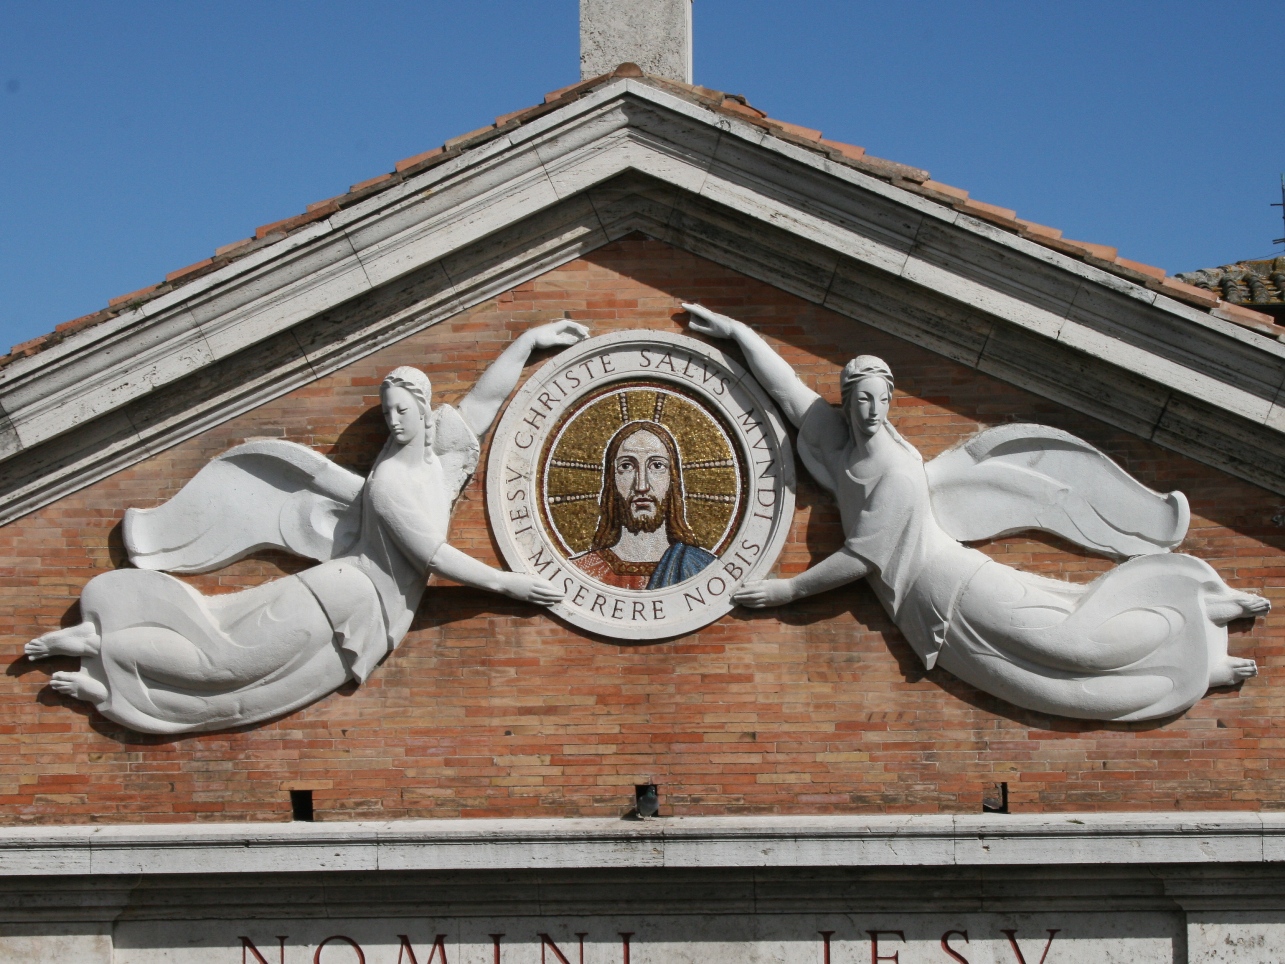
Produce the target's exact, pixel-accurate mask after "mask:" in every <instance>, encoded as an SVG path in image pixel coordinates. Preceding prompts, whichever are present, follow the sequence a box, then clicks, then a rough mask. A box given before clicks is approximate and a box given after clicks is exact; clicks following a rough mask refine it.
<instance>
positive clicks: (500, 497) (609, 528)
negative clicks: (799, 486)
mask: <svg viewBox="0 0 1285 964" xmlns="http://www.w3.org/2000/svg"><path fill="white" fill-rule="evenodd" d="M793 466H794V456H793V452H792V451H791V448H790V443H789V439H788V438H787V437H786V434H785V431H784V427H783V425H782V422H781V419H780V417H779V415H778V414H777V412H776V409H775V407H774V406H773V404H772V402H771V401H770V400H769V398H768V396H767V395H766V393H765V392H764V391H763V390H762V389H761V388H760V387H759V385H758V383H757V382H755V381H754V379H753V377H752V376H750V375H749V374H747V372H746V371H745V369H744V368H743V367H742V366H741V365H740V364H739V363H738V362H736V361H735V360H734V359H732V358H730V357H729V356H728V355H726V354H725V353H723V352H722V351H719V350H718V349H716V348H712V347H710V346H709V345H706V344H704V343H703V342H700V341H697V340H695V339H693V338H687V337H683V336H681V335H671V334H666V333H659V332H648V331H627V332H619V333H616V334H612V335H604V336H601V337H598V338H591V339H589V340H588V341H585V342H582V343H581V344H579V345H577V346H575V347H574V348H572V349H569V350H568V351H565V352H562V353H561V354H559V355H558V356H556V357H555V358H553V359H552V360H551V361H550V362H549V363H548V364H547V365H545V366H544V367H543V368H541V369H540V370H539V371H538V372H537V373H536V374H535V375H534V376H532V377H531V379H530V380H529V381H528V382H527V384H526V385H525V386H523V388H522V390H521V391H520V392H519V393H518V394H517V395H516V396H515V397H514V399H513V401H512V402H511V403H510V405H509V407H508V409H507V410H506V411H505V413H504V417H503V418H502V419H501V420H500V424H499V426H498V428H497V430H496V434H495V441H494V443H493V445H492V447H491V456H490V462H489V464H488V468H487V504H488V510H489V513H490V519H491V526H492V529H493V530H494V532H495V536H496V540H497V542H498V543H499V546H500V551H501V553H502V554H503V555H504V558H505V561H506V562H507V563H508V564H509V566H510V568H512V569H514V570H515V571H519V572H529V573H532V574H534V575H539V576H543V577H544V578H546V579H549V580H550V581H551V582H553V583H554V584H556V585H557V586H559V588H561V589H563V591H564V592H565V593H566V598H565V599H564V600H563V602H562V603H561V604H559V605H558V606H556V607H554V609H553V611H554V612H555V613H557V614H558V615H560V616H562V617H563V618H564V619H566V620H568V621H569V622H571V623H573V624H575V625H577V626H580V627H582V628H584V629H588V630H592V631H594V632H598V633H602V634H604V635H607V636H610V637H614V638H619V639H624V640H630V641H634V640H647V639H664V638H669V637H673V636H678V635H682V634H683V633H688V632H691V631H693V630H695V629H698V628H699V627H701V626H704V625H706V624H708V623H710V622H713V621H714V620H716V619H718V618H719V617H720V616H722V615H724V614H725V613H727V612H728V611H729V610H730V609H731V608H732V603H731V600H730V596H731V593H732V592H734V591H735V589H736V588H737V587H738V586H740V585H741V584H742V583H744V582H748V581H752V580H755V579H762V578H764V577H766V576H767V574H768V572H769V570H770V569H771V567H772V565H773V563H774V562H775V561H776V557H777V554H778V553H779V552H780V549H781V545H782V544H783V543H784V541H785V536H786V533H787V530H788V528H789V523H790V520H791V518H792V516H793V513H794V476H793Z"/></svg>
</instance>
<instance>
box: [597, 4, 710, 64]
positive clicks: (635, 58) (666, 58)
mask: <svg viewBox="0 0 1285 964" xmlns="http://www.w3.org/2000/svg"><path fill="white" fill-rule="evenodd" d="M625 62H629V63H635V64H637V65H638V66H639V67H641V68H642V69H643V70H644V71H645V72H646V73H649V74H656V75H658V76H660V77H668V78H669V79H670V80H681V81H682V82H683V83H687V84H690V83H691V82H692V0H580V77H581V79H582V80H584V79H588V78H589V77H597V76H598V75H599V74H605V73H608V72H610V71H611V70H614V69H615V68H616V67H618V66H619V65H620V64H622V63H625Z"/></svg>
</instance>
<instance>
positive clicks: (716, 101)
mask: <svg viewBox="0 0 1285 964" xmlns="http://www.w3.org/2000/svg"><path fill="white" fill-rule="evenodd" d="M621 77H633V78H646V82H647V83H648V84H650V85H652V86H655V87H657V88H660V89H661V90H666V91H669V92H670V93H673V94H675V95H677V96H680V97H684V98H686V99H689V100H694V101H696V102H698V103H699V104H700V105H702V106H704V107H707V108H709V109H711V110H716V111H719V112H721V113H724V114H727V115H731V116H735V117H738V118H740V119H742V120H745V121H747V122H749V123H752V124H754V125H756V126H758V127H760V128H762V129H763V130H766V131H768V132H769V133H771V134H772V135H773V136H776V137H781V138H784V139H786V140H789V141H791V142H793V143H796V144H800V145H802V146H804V147H807V148H809V149H811V150H817V151H822V152H824V153H825V154H827V155H828V156H829V157H831V158H832V159H836V160H839V161H841V162H842V163H844V164H847V165H848V166H850V167H852V168H854V169H856V170H859V171H862V172H863V173H865V174H868V175H871V176H873V177H876V178H880V179H881V180H884V181H887V182H889V183H890V184H893V185H894V186H896V187H899V188H902V189H903V190H908V191H912V192H914V193H916V194H919V195H921V196H924V197H927V198H930V199H932V200H934V201H937V202H938V203H942V204H946V205H948V206H950V207H953V208H954V209H955V210H958V211H961V212H964V213H967V214H970V215H972V216H975V217H980V218H984V219H985V220H987V221H989V222H990V223H992V224H997V225H999V226H1001V227H1003V228H1005V229H1007V230H1010V231H1013V232H1014V233H1016V234H1019V235H1021V236H1022V237H1024V238H1027V239H1028V240H1031V241H1034V242H1036V243H1039V244H1042V245H1045V246H1046V247H1049V248H1053V249H1054V250H1057V251H1060V252H1062V253H1063V254H1068V255H1070V256H1072V257H1075V258H1079V259H1081V260H1084V261H1087V262H1089V263H1091V264H1094V265H1096V266H1098V267H1101V268H1104V269H1105V270H1108V271H1113V272H1115V273H1116V274H1119V275H1121V276H1123V277H1126V278H1129V279H1131V280H1134V281H1137V282H1139V283H1143V284H1145V285H1146V286H1147V287H1149V288H1152V289H1154V290H1156V291H1160V292H1163V293H1164V294H1166V295H1168V296H1170V297H1173V298H1176V299H1178V300H1180V301H1183V302H1186V303H1187V304H1191V305H1195V306H1197V307H1199V308H1202V309H1206V310H1209V309H1213V313H1214V314H1216V315H1218V316H1219V317H1221V318H1225V319H1226V320H1229V321H1233V322H1235V323H1236V324H1241V325H1244V326H1246V327H1250V328H1253V329H1254V330H1260V331H1264V332H1265V333H1276V332H1277V331H1278V330H1280V331H1285V329H1280V327H1279V326H1276V325H1273V324H1271V322H1270V318H1268V316H1267V315H1264V314H1262V313H1261V312H1255V311H1252V310H1249V309H1245V308H1243V306H1242V305H1238V304H1237V302H1238V301H1239V302H1251V301H1260V302H1261V301H1263V300H1264V299H1267V300H1268V301H1270V302H1271V303H1273V304H1275V303H1278V302H1280V301H1281V298H1282V293H1285V259H1277V262H1274V263H1272V264H1268V263H1267V262H1263V265H1267V267H1261V266H1257V265H1258V263H1257V262H1243V263H1242V265H1241V266H1234V265H1233V266H1227V267H1225V268H1221V269H1207V270H1206V271H1204V272H1195V273H1193V274H1191V275H1184V276H1180V278H1179V279H1175V278H1169V277H1165V275H1164V272H1163V270H1162V269H1160V268H1156V267H1153V266H1151V265H1147V264H1142V263H1141V262H1137V261H1131V260H1129V259H1127V258H1121V257H1119V256H1118V252H1117V251H1116V249H1115V248H1112V247H1109V246H1107V245H1102V244H1093V243H1091V242H1087V241H1072V240H1069V239H1066V238H1063V237H1062V232H1061V231H1059V230H1058V229H1057V228H1051V227H1047V226H1045V225H1042V224H1037V223H1035V222H1033V221H1028V220H1026V219H1024V218H1019V217H1017V215H1016V212H1014V211H1012V210H1010V209H1008V208H1002V207H999V206H997V205H994V204H987V203H985V202H982V201H975V200H972V199H971V198H970V197H969V196H968V192H967V191H964V190H962V189H961V188H957V187H952V186H951V185H949V184H943V183H942V182H940V181H934V180H932V176H931V175H930V174H929V172H928V171H925V170H923V169H922V168H917V167H911V166H909V165H906V164H900V163H897V162H896V161H890V160H886V159H884V158H880V157H872V156H870V155H869V154H867V153H866V152H865V149H864V148H861V147H856V146H854V145H851V144H844V143H842V142H840V141H832V140H827V139H826V138H824V137H823V136H822V135H821V132H820V131H817V130H814V129H812V128H809V127H802V126H800V125H797V124H791V123H789V122H786V121H781V120H776V119H774V118H771V117H768V116H767V114H766V113H764V112H763V111H761V110H759V109H758V108H756V107H754V106H752V105H750V104H749V103H748V102H747V101H746V99H745V98H744V97H743V96H741V95H740V94H729V93H725V92H723V91H719V90H714V89H713V88H709V87H700V86H696V85H693V84H684V83H680V82H678V81H673V80H669V79H666V78H662V77H654V76H648V75H646V74H644V73H643V71H642V70H641V69H640V68H639V67H638V65H637V64H631V63H624V64H621V65H620V66H619V67H617V68H616V69H615V70H614V71H612V72H611V73H609V74H603V75H602V76H600V77H592V78H589V79H587V80H582V81H580V82H579V83H575V84H569V85H568V86H566V87H560V88H558V89H557V90H553V91H550V92H549V93H547V94H545V96H544V101H543V103H541V104H537V105H534V106H532V107H526V108H523V109H522V110H518V111H512V112H510V113H507V114H501V115H500V116H499V117H497V118H496V119H495V123H494V124H491V125H488V126H486V127H480V128H478V129H477V130H474V131H470V132H469V133H467V134H462V135H460V136H459V137H453V138H451V139H450V140H448V141H447V142H446V143H445V144H443V145H442V146H440V147H435V148H433V149H432V150H428V151H424V152H423V153H420V154H415V155H412V156H411V157H407V158H403V159H402V160H400V161H398V162H397V163H396V164H395V165H394V166H393V170H392V171H391V172H389V173H385V174H379V175H377V176H375V177H372V178H369V179H367V180H365V181H360V182H358V183H356V184H354V185H353V186H352V187H351V188H350V189H349V191H348V193H347V194H345V195H341V196H339V197H336V198H329V199H327V200H324V201H318V202H315V203H313V204H310V205H308V208H307V210H306V211H305V212H304V213H302V214H299V215H296V216H294V217H289V218H284V219H282V220H280V221H273V222H271V223H270V224H265V225H261V226H260V227H258V228H257V229H256V230H255V233H254V237H253V238H243V239H242V240H240V241H234V242H232V243H231V244H227V245H223V246H222V247H220V248H217V249H216V250H215V252H214V256H213V258H206V259H205V260H204V261H199V262H197V263H196V264H194V265H189V266H188V267H186V268H180V269H179V270H178V271H172V272H170V273H169V274H168V275H166V281H165V282H163V283H158V284H154V285H149V286H148V287H146V288H140V289H139V290H137V291H131V292H130V293H129V294H125V295H120V296H119V297H116V298H113V299H111V300H110V301H109V302H108V307H107V309H104V310H103V311H100V312H96V313H94V314H90V315H84V316H82V317H81V318H77V319H75V320H74V321H70V322H65V323H64V324H62V325H59V326H58V328H57V329H55V332H54V333H51V334H50V335H46V336H43V337H41V338H35V339H32V340H31V341H28V342H23V344H22V345H19V346H15V348H14V352H13V353H11V354H10V355H9V356H7V357H0V366H3V365H5V364H8V363H9V362H10V361H12V360H13V359H14V358H16V357H21V356H23V355H30V354H35V353H36V352H37V351H40V350H42V349H43V348H44V347H47V346H48V345H49V344H52V343H56V342H57V341H58V340H61V337H66V336H67V335H69V334H71V333H74V332H75V331H80V330H82V329H83V328H86V327H89V326H92V325H94V324H98V323H100V322H102V321H103V320H105V319H107V318H110V317H113V316H114V315H115V314H116V312H115V310H114V309H116V308H117V307H119V306H122V305H126V304H131V303H133V302H141V301H146V300H148V299H150V298H154V297H156V296H157V295H159V294H163V293H164V292H167V291H170V290H172V289H173V287H174V286H175V285H176V284H182V283H184V282H186V281H189V280H191V279H192V278H194V277H196V276H197V275H198V274H200V273H201V272H202V271H206V270H214V269H215V268H217V267H221V266H222V265H224V264H226V263H228V262H230V261H233V260H235V259H237V258H240V257H244V256H245V255H246V254H249V253H250V252H251V251H254V250H257V249H258V248H261V247H264V246H265V245H269V244H275V243H276V242H277V241H279V240H281V239H282V238H284V237H286V236H287V235H288V234H289V233H290V232H291V231H294V230H297V229H298V228H301V227H303V226H305V225H307V224H311V223H313V222H315V221H318V220H321V219H323V218H325V217H328V216H329V215H331V214H333V213H334V212H336V211H338V210H339V209H341V208H343V207H345V206H347V205H350V204H355V203H356V202H358V201H360V200H363V199H364V198H366V197H369V196H370V195H372V194H375V193H378V192H379V191H383V190H386V189H388V188H390V187H392V186H394V185H396V184H399V183H401V182H402V181H403V180H405V179H406V178H407V177H410V176H412V175H415V174H418V173H420V172H421V171H423V170H426V169H427V168H429V167H431V166H433V165H435V164H438V163H441V162H442V161H445V160H446V159H447V158H449V157H454V156H455V155H457V154H459V153H460V152H462V151H466V150H469V149H470V148H473V147H476V146H478V145H480V144H483V143H485V142H487V141H489V140H491V139H492V138H493V137H496V136H498V134H499V130H500V128H506V129H507V128H509V127H511V126H517V125H520V124H523V123H526V122H527V121H529V120H531V119H533V118H534V117H537V116H539V115H541V114H544V113H547V112H548V111H549V110H553V109H556V108H557V107H559V106H562V105H563V104H566V103H570V102H572V101H574V100H576V99H578V98H579V97H581V96H583V95H585V94H587V93H589V92H591V91H594V90H596V89H598V88H599V87H601V86H603V85H604V84H607V83H610V82H611V81H612V80H613V79H615V78H621ZM1244 265H1251V267H1250V268H1248V269H1245V268H1244V267H1243V266H1244ZM1273 265H1274V267H1273ZM1228 269H1231V270H1230V271H1229V270H1228ZM1246 270H1247V271H1248V272H1249V274H1252V275H1253V277H1249V276H1248V275H1247V274H1245V271H1246ZM1215 274H1217V277H1215V276H1214V275H1215ZM1220 295H1222V297H1221V298H1220V297H1219V296H1220ZM1265 325H1266V326H1267V327H1266V328H1265V327H1264V326H1265ZM1268 329H1271V330H1270V331H1268ZM56 336H57V337H56Z"/></svg>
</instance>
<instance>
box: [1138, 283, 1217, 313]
mask: <svg viewBox="0 0 1285 964" xmlns="http://www.w3.org/2000/svg"><path fill="white" fill-rule="evenodd" d="M1147 287H1148V288H1154V289H1155V290H1156V291H1159V292H1160V293H1161V294H1166V295H1168V296H1169V297H1171V298H1177V299H1179V300H1180V301H1185V302H1187V303H1188V304H1193V305H1197V306H1199V307H1201V308H1212V307H1214V306H1215V305H1217V304H1218V300H1219V299H1218V296H1217V295H1216V294H1214V293H1213V292H1212V291H1205V290H1204V289H1203V288H1197V287H1196V286H1195V285H1189V284H1187V283H1186V282H1185V281H1179V280H1178V279H1177V278H1161V279H1159V280H1158V281H1153V282H1152V283H1150V284H1148V285H1147Z"/></svg>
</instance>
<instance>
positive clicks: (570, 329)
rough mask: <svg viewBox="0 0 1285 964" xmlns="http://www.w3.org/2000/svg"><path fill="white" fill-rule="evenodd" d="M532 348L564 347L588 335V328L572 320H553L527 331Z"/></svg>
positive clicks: (582, 339)
mask: <svg viewBox="0 0 1285 964" xmlns="http://www.w3.org/2000/svg"><path fill="white" fill-rule="evenodd" d="M527 334H528V335H530V337H531V344H532V347H534V348H566V347H567V346H568V345H574V344H576V343H577V342H581V341H584V340H585V339H586V338H588V337H589V329H588V328H586V327H585V326H584V325H581V324H577V323H576V322H574V321H555V322H552V323H550V324H547V325H541V326H540V327H539V328H532V329H531V330H530V331H529V332H528V333H527Z"/></svg>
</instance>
